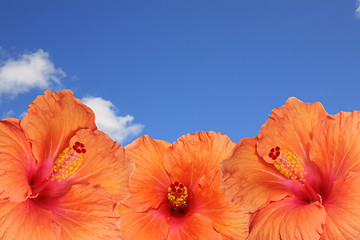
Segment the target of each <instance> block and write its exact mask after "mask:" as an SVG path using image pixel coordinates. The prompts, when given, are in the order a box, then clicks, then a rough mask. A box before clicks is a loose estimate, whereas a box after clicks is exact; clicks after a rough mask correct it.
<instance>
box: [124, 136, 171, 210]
mask: <svg viewBox="0 0 360 240" xmlns="http://www.w3.org/2000/svg"><path fill="white" fill-rule="evenodd" d="M169 146H170V143H168V142H165V141H161V140H154V139H152V138H150V137H149V136H147V135H144V136H142V137H140V138H138V139H136V140H135V141H133V142H132V143H131V144H129V145H127V146H126V147H125V149H126V150H125V152H126V154H127V155H128V156H129V158H130V159H131V160H133V161H134V162H135V166H136V169H135V171H134V173H133V175H132V176H131V178H130V197H129V199H128V200H127V201H126V202H125V205H126V206H127V207H130V208H131V209H133V210H136V211H146V210H148V209H149V208H150V207H152V208H157V207H158V206H159V205H160V203H161V202H162V201H163V200H164V198H166V196H167V191H168V187H169V186H170V184H171V183H170V180H169V177H168V174H167V172H166V170H165V168H164V164H163V161H164V153H165V151H166V149H167V148H168V147H169Z"/></svg>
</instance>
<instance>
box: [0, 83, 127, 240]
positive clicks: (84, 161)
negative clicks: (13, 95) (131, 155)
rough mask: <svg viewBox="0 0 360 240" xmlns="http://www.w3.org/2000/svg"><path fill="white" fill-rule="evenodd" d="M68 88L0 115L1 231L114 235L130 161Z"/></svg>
mask: <svg viewBox="0 0 360 240" xmlns="http://www.w3.org/2000/svg"><path fill="white" fill-rule="evenodd" d="M94 120H95V117H94V113H93V112H92V111H91V110H90V108H88V107H86V106H85V105H84V104H82V103H81V101H80V100H79V99H76V98H74V97H73V95H72V92H71V91H70V90H63V91H62V92H54V93H51V92H50V91H46V92H45V94H44V95H43V96H38V97H37V98H36V99H35V101H34V102H33V103H32V104H31V105H30V106H29V110H28V114H27V115H26V116H25V117H24V118H23V120H22V121H20V120H17V119H5V120H2V121H0V238H1V239H114V238H116V237H120V236H119V235H120V232H119V229H118V224H119V221H120V219H119V215H118V214H117V212H116V211H114V207H115V204H116V203H117V202H119V201H120V200H122V199H124V198H126V197H127V196H128V194H129V190H128V178H129V176H130V174H131V173H132V171H133V169H134V166H133V163H132V162H131V160H129V159H128V158H126V157H125V150H124V149H123V147H121V146H119V145H117V144H116V143H115V142H114V141H112V140H111V139H110V138H109V137H108V136H107V135H106V134H104V133H102V132H100V131H98V130H96V125H95V121H94Z"/></svg>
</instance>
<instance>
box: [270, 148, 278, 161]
mask: <svg viewBox="0 0 360 240" xmlns="http://www.w3.org/2000/svg"><path fill="white" fill-rule="evenodd" d="M279 156H280V147H279V146H276V147H275V148H272V149H271V150H270V152H269V158H272V160H276V159H277V158H278V157H279Z"/></svg>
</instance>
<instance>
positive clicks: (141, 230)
mask: <svg viewBox="0 0 360 240" xmlns="http://www.w3.org/2000/svg"><path fill="white" fill-rule="evenodd" d="M118 211H119V214H120V216H121V228H120V230H121V232H122V234H123V239H124V240H143V239H146V240H162V239H166V237H167V235H168V234H169V227H170V226H169V223H168V221H167V220H166V218H164V217H163V216H161V214H159V211H158V210H149V211H146V212H136V211H133V210H131V209H129V208H127V207H126V206H124V205H122V204H120V205H119V207H118Z"/></svg>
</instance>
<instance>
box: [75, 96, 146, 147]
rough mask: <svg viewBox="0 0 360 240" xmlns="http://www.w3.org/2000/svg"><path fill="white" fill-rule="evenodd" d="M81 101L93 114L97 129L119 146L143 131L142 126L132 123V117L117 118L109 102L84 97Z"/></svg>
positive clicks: (99, 98)
mask: <svg viewBox="0 0 360 240" xmlns="http://www.w3.org/2000/svg"><path fill="white" fill-rule="evenodd" d="M81 100H82V101H83V103H84V104H86V105H88V106H89V107H90V108H91V109H92V110H93V111H94V112H95V122H96V125H97V126H98V129H99V130H101V131H103V132H105V133H107V134H108V135H109V136H110V137H111V138H113V139H114V140H116V141H118V142H119V143H120V144H124V143H125V142H126V141H128V140H130V138H133V137H136V136H138V135H139V134H140V133H141V132H142V130H143V129H144V125H142V124H134V123H132V122H133V120H134V117H133V116H130V115H126V116H118V115H117V113H118V110H117V108H116V107H115V106H114V104H113V103H112V102H110V101H107V100H104V99H102V98H101V97H85V98H83V99H81Z"/></svg>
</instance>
